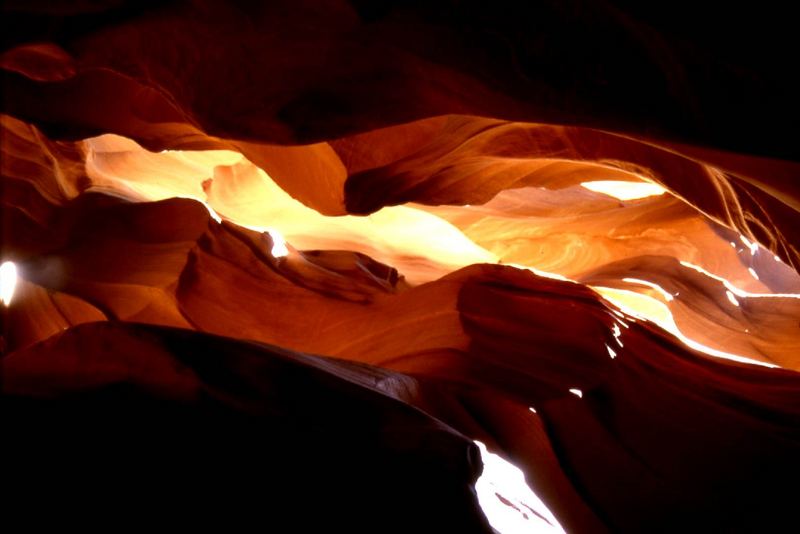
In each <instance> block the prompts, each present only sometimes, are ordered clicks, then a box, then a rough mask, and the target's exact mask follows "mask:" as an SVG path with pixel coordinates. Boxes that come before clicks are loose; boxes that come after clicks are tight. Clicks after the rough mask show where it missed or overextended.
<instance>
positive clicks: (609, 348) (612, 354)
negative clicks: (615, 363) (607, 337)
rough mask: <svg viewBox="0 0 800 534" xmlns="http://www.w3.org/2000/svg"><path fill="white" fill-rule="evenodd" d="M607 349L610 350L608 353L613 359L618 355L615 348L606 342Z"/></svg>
mask: <svg viewBox="0 0 800 534" xmlns="http://www.w3.org/2000/svg"><path fill="white" fill-rule="evenodd" d="M606 350H607V351H608V355H609V356H611V359H612V360H613V359H614V358H616V357H617V353H616V352H614V349H612V348H611V347H609V346H608V343H606Z"/></svg>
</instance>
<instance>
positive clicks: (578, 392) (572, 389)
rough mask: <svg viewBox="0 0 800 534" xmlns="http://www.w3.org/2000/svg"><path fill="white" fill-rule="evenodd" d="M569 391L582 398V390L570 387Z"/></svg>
mask: <svg viewBox="0 0 800 534" xmlns="http://www.w3.org/2000/svg"><path fill="white" fill-rule="evenodd" d="M569 392H570V393H572V394H573V395H575V396H576V397H578V398H581V399H582V398H583V391H581V390H579V389H577V388H571V389H570V390H569Z"/></svg>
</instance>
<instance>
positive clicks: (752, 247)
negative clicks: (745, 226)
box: [739, 235, 758, 256]
mask: <svg viewBox="0 0 800 534" xmlns="http://www.w3.org/2000/svg"><path fill="white" fill-rule="evenodd" d="M739 239H741V240H742V243H744V246H746V247H747V248H749V249H750V255H752V256H755V255H756V252H758V243H754V242H752V241H750V240H749V239H747V238H746V237H745V236H743V235H740V236H739Z"/></svg>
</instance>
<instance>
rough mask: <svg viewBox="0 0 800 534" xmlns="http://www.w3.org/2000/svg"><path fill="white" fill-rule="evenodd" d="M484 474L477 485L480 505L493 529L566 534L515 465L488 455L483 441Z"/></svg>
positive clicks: (517, 533) (509, 533)
mask: <svg viewBox="0 0 800 534" xmlns="http://www.w3.org/2000/svg"><path fill="white" fill-rule="evenodd" d="M475 444H476V445H477V446H478V449H480V451H481V459H482V460H483V474H482V475H481V477H480V478H479V479H478V482H477V483H476V484H475V490H476V491H477V493H478V502H479V503H480V505H481V508H482V509H483V513H485V514H486V518H487V519H488V520H489V523H490V524H491V525H492V527H493V528H494V529H495V530H497V531H498V532H500V533H501V534H523V533H533V534H537V533H542V534H544V533H547V534H551V533H556V532H562V533H563V532H564V529H563V528H562V527H561V525H559V523H558V521H557V520H556V518H555V516H554V515H553V513H552V512H551V511H550V510H549V509H548V508H547V506H546V505H545V504H544V503H543V502H542V500H541V499H540V498H539V497H538V496H537V495H536V494H535V493H534V492H533V491H532V490H531V488H530V487H529V486H528V484H527V483H526V482H525V475H523V473H522V471H520V469H519V468H518V467H516V466H515V465H513V464H512V463H510V462H508V461H506V460H504V459H503V458H501V457H500V456H498V455H496V454H493V453H491V452H489V451H488V450H487V449H486V446H485V445H484V444H483V443H481V442H480V441H476V442H475Z"/></svg>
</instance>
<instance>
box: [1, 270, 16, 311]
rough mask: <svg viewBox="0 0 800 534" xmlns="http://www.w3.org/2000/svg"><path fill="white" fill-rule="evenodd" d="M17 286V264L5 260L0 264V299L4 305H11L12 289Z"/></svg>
mask: <svg viewBox="0 0 800 534" xmlns="http://www.w3.org/2000/svg"><path fill="white" fill-rule="evenodd" d="M16 287H17V266H16V265H15V264H14V262H11V261H6V262H3V264H2V265H0V301H2V302H3V304H5V305H6V306H10V305H11V299H12V298H14V289H15V288H16Z"/></svg>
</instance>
